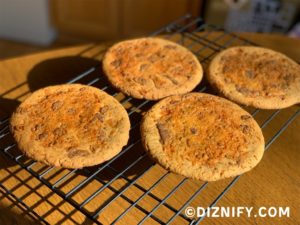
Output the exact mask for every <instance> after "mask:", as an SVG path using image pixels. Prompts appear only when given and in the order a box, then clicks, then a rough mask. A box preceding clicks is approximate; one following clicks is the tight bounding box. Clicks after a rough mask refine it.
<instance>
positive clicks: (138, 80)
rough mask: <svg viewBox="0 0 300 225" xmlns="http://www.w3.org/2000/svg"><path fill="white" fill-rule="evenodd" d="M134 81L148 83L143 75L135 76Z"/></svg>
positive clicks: (142, 83)
mask: <svg viewBox="0 0 300 225" xmlns="http://www.w3.org/2000/svg"><path fill="white" fill-rule="evenodd" d="M134 81H135V82H137V83H139V84H141V85H145V84H146V83H147V80H146V79H145V78H143V77H137V78H134Z"/></svg>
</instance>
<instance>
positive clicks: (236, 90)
mask: <svg viewBox="0 0 300 225" xmlns="http://www.w3.org/2000/svg"><path fill="white" fill-rule="evenodd" d="M207 79H208V81H209V82H210V84H211V85H212V87H214V88H215V89H217V91H219V93H220V94H222V95H224V96H225V97H227V98H229V99H230V100H232V101H235V102H237V103H241V104H244V105H249V106H253V107H256V108H262V109H280V108H285V107H288V106H291V105H294V104H297V103H299V102H300V65H299V64H297V63H296V62H294V61H293V60H292V59H290V58H288V57H287V56H285V55H283V54H281V53H279V52H275V51H273V50H270V49H266V48H261V47H250V46H240V47H232V48H228V49H226V50H224V51H222V52H220V53H219V54H218V55H217V56H216V57H214V58H213V60H212V61H211V63H210V65H209V68H208V74H207Z"/></svg>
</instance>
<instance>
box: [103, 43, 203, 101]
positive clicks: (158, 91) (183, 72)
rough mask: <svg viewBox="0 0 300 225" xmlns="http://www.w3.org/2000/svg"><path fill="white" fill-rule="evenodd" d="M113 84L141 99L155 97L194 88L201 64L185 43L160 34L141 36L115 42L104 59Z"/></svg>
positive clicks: (198, 81)
mask: <svg viewBox="0 0 300 225" xmlns="http://www.w3.org/2000/svg"><path fill="white" fill-rule="evenodd" d="M103 70H104V72H105V74H106V76H107V78H108V80H109V81H110V82H111V84H112V85H113V86H115V87H116V88H117V89H119V90H121V91H122V92H124V93H125V94H127V95H130V96H132V97H134V98H139V99H149V100H156V99H161V98H164V97H166V96H169V95H174V94H183V93H187V92H189V91H191V90H193V89H194V88H195V87H196V86H197V84H199V83H200V81H201V79H202V74H203V71H202V67H201V65H200V63H199V61H198V60H197V58H196V57H195V56H194V55H193V53H191V52H190V51H189V50H188V49H186V48H185V47H183V46H181V45H179V44H176V43H174V42H171V41H167V40H164V39H160V38H139V39H134V40H127V41H123V42H119V43H117V44H115V45H113V46H112V47H111V48H110V49H109V50H108V51H107V53H106V54H105V56H104V59H103Z"/></svg>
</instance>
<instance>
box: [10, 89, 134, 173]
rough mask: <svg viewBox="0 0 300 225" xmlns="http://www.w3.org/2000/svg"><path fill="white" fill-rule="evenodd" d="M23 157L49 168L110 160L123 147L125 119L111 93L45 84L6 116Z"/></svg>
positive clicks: (121, 109)
mask: <svg viewBox="0 0 300 225" xmlns="http://www.w3.org/2000/svg"><path fill="white" fill-rule="evenodd" d="M10 124H11V131H12V133H13V135H14V138H15V139H16V141H17V144H18V146H19V148H20V150H21V151H23V152H24V153H25V154H26V155H27V156H29V157H31V158H33V159H35V160H37V161H41V162H44V163H46V164H49V165H53V166H62V167H66V168H82V167H85V166H93V165H96V164H100V163H102V162H104V161H106V160H109V159H111V158H112V157H113V156H115V155H117V154H118V153H119V152H120V151H121V149H122V147H123V146H124V145H126V143H127V141H128V137H129V129H130V122H129V118H128V115H127V113H126V110H125V109H124V108H123V107H122V105H121V104H120V103H119V102H118V101H117V100H116V99H114V98H113V97H111V96H110V95H108V94H106V93H105V92H103V91H101V90H99V89H97V88H95V87H91V86H86V85H81V84H68V85H57V86H49V87H46V88H43V89H40V90H38V91H36V92H34V93H33V94H32V95H31V96H30V97H29V98H27V99H26V100H25V101H24V102H22V103H21V105H20V106H19V107H18V108H17V110H16V111H15V113H13V115H12V117H11V121H10Z"/></svg>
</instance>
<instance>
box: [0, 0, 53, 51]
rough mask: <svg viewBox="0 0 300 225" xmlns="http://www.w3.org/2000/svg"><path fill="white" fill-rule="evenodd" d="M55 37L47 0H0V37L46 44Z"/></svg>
mask: <svg viewBox="0 0 300 225" xmlns="http://www.w3.org/2000/svg"><path fill="white" fill-rule="evenodd" d="M55 37H56V32H55V30H54V28H52V27H51V25H50V19H49V1H48V0H0V38H5V39H11V40H17V41H22V42H28V43H33V44H38V45H48V44H50V43H51V42H52V41H53V40H54V38H55Z"/></svg>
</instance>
